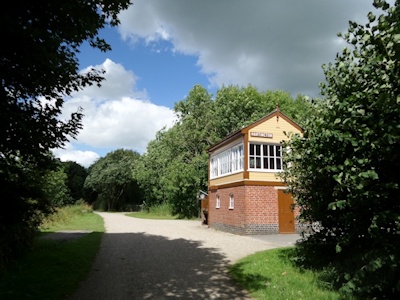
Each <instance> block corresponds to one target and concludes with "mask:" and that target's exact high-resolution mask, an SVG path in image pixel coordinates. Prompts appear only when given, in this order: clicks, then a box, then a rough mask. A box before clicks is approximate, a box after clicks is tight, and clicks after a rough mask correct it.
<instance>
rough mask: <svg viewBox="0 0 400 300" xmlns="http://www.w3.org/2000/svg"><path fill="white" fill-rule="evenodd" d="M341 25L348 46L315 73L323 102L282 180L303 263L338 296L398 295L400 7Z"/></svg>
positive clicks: (294, 147) (379, 0)
mask: <svg viewBox="0 0 400 300" xmlns="http://www.w3.org/2000/svg"><path fill="white" fill-rule="evenodd" d="M374 6H375V7H376V8H377V9H380V11H381V14H380V15H379V16H378V17H377V16H375V14H374V13H372V12H371V13H369V14H368V18H369V22H368V23H367V24H366V25H364V26H363V25H360V24H357V23H355V22H350V26H349V30H348V32H347V33H346V34H344V35H343V37H344V39H345V41H347V43H348V44H349V48H346V49H344V50H343V52H342V53H341V55H338V56H337V58H336V62H335V63H334V64H329V65H328V66H325V67H324V71H325V76H326V84H322V93H323V95H324V96H325V98H326V99H324V101H322V102H320V103H319V104H318V105H316V109H317V113H316V114H315V115H314V116H313V117H312V118H311V119H310V120H309V122H307V123H306V124H305V126H304V127H305V131H304V137H303V138H301V137H299V136H297V137H293V139H292V140H291V141H290V142H289V143H288V144H287V146H288V148H289V149H290V151H289V152H288V154H287V157H286V158H285V161H286V162H287V163H289V165H288V168H287V169H286V172H285V173H284V179H285V180H286V181H287V182H288V184H289V189H290V191H291V192H292V193H293V195H294V197H295V198H296V200H297V204H298V206H299V207H300V209H301V214H300V218H301V219H302V220H304V221H305V222H309V223H311V222H315V221H318V222H320V225H321V226H322V227H321V226H320V227H316V230H314V231H313V232H312V234H311V235H310V236H309V237H306V238H305V239H304V240H303V241H302V243H301V244H300V248H299V249H300V250H301V252H300V254H301V255H302V257H303V258H305V261H308V262H316V261H317V262H318V263H319V264H322V265H323V266H333V271H334V273H333V274H334V281H335V282H336V283H339V287H340V290H341V291H342V292H343V293H352V294H355V295H357V296H360V297H361V298H362V299H397V298H400V251H399V249H400V198H399V179H398V171H399V168H400V152H399V150H398V149H399V147H400V122H399V121H400V120H399V116H400V96H399V95H400V26H399V20H400V8H399V6H398V1H396V2H395V4H394V5H393V6H391V5H389V4H388V3H387V2H386V1H383V0H375V1H374Z"/></svg>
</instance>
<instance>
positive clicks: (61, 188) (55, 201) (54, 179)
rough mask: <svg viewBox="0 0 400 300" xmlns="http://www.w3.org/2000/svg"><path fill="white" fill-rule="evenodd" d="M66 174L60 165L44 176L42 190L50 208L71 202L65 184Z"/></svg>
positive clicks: (71, 199)
mask: <svg viewBox="0 0 400 300" xmlns="http://www.w3.org/2000/svg"><path fill="white" fill-rule="evenodd" d="M67 179H68V177H67V174H66V173H65V172H64V169H63V168H62V166H61V165H60V166H59V167H58V168H57V169H56V170H50V171H48V173H47V174H46V175H45V176H44V182H43V191H44V194H45V196H46V197H47V198H48V201H49V203H50V204H51V207H52V208H56V207H61V206H65V205H68V204H71V203H72V202H73V198H72V197H71V194H70V190H69V188H68V186H67Z"/></svg>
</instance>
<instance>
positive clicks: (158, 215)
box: [126, 202, 177, 220]
mask: <svg viewBox="0 0 400 300" xmlns="http://www.w3.org/2000/svg"><path fill="white" fill-rule="evenodd" d="M126 215H127V216H129V217H135V218H143V219H162V220H175V219H177V218H176V217H175V216H173V215H172V206H171V204H169V203H167V202H163V203H160V204H157V205H152V206H150V207H146V208H144V209H142V210H141V211H137V212H132V213H128V214H126Z"/></svg>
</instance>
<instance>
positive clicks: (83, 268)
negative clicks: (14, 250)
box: [0, 205, 104, 300]
mask: <svg viewBox="0 0 400 300" xmlns="http://www.w3.org/2000/svg"><path fill="white" fill-rule="evenodd" d="M64 209H65V210H72V211H69V212H66V211H63V210H64ZM64 209H61V210H60V211H58V214H61V215H62V214H66V215H68V217H65V216H62V217H61V216H52V218H53V220H51V218H50V219H49V220H48V221H47V225H46V227H45V229H43V230H44V232H45V233H50V232H55V231H59V230H74V229H76V230H78V229H79V230H91V231H93V232H92V233H90V234H87V235H85V236H83V237H81V238H79V239H76V240H71V241H53V240H47V239H42V238H39V239H38V240H37V241H36V242H35V243H34V245H33V248H32V249H31V250H30V251H29V252H28V253H27V254H26V255H25V256H24V257H22V258H21V259H20V260H19V261H17V262H15V263H14V264H13V265H11V266H10V267H9V268H7V269H6V270H4V271H3V272H1V273H0V299H10V300H11V299H64V298H65V297H66V296H67V295H70V294H71V293H72V292H74V291H75V290H76V289H77V287H78V286H79V283H80V282H81V281H82V280H83V279H84V278H85V276H86V275H87V274H88V272H89V270H90V267H91V265H92V262H93V260H94V258H95V256H96V253H97V251H98V249H99V246H100V241H101V237H102V233H103V232H104V225H103V219H102V218H101V217H100V216H98V215H96V214H94V213H93V212H92V211H91V210H87V209H85V208H84V207H82V206H81V205H79V206H77V207H66V208H64ZM45 224H46V222H45Z"/></svg>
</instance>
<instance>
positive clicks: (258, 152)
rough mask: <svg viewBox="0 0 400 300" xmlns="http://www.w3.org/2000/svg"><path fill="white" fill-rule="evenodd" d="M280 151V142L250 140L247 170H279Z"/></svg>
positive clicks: (281, 166) (280, 168)
mask: <svg viewBox="0 0 400 300" xmlns="http://www.w3.org/2000/svg"><path fill="white" fill-rule="evenodd" d="M282 151H283V149H282V145H280V144H263V143H253V142H250V143H249V170H251V171H264V172H265V171H267V172H268V171H270V172H281V171H282V170H283V160H282ZM271 166H272V167H271Z"/></svg>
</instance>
